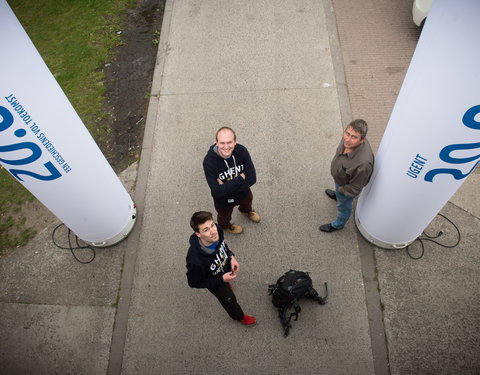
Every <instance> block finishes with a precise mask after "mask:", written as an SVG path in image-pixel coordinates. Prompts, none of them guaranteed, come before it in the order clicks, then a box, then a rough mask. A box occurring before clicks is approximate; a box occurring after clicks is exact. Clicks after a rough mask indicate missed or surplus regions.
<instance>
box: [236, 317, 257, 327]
mask: <svg viewBox="0 0 480 375" xmlns="http://www.w3.org/2000/svg"><path fill="white" fill-rule="evenodd" d="M240 323H242V324H245V325H246V326H253V325H254V324H256V323H257V319H255V318H254V317H253V316H251V315H244V316H243V319H242V320H240Z"/></svg>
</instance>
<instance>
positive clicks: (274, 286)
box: [268, 284, 277, 296]
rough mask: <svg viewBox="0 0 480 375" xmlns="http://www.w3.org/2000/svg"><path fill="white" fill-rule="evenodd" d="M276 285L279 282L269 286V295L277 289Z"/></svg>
mask: <svg viewBox="0 0 480 375" xmlns="http://www.w3.org/2000/svg"><path fill="white" fill-rule="evenodd" d="M276 286H277V284H270V285H269V286H268V295H269V296H271V295H272V293H273V291H274V290H275V288H276Z"/></svg>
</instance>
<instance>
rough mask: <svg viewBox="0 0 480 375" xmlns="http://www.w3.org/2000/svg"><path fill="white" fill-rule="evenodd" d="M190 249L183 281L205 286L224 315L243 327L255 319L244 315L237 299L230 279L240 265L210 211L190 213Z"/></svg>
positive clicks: (197, 286) (234, 276)
mask: <svg viewBox="0 0 480 375" xmlns="http://www.w3.org/2000/svg"><path fill="white" fill-rule="evenodd" d="M190 226H191V227H192V229H193V231H194V232H195V233H193V234H192V235H191V236H190V248H189V249H188V253H187V280H188V285H189V286H190V287H191V288H207V289H208V290H209V291H210V292H211V293H212V294H213V295H214V296H215V297H217V299H218V301H219V302H220V303H221V304H222V306H223V308H224V309H225V310H226V311H227V313H228V315H230V317H231V318H232V319H234V320H238V321H239V322H240V323H242V324H245V325H247V326H250V325H253V324H255V323H256V322H257V320H256V319H255V318H254V317H253V316H251V315H245V314H244V313H243V310H242V308H241V307H240V305H239V304H238V302H237V298H236V297H235V294H234V293H233V290H232V285H231V284H230V281H232V280H233V279H235V278H236V277H237V274H238V272H239V271H240V265H239V264H238V262H237V260H236V259H235V256H234V254H233V253H232V252H231V251H230V249H229V248H228V246H227V244H226V243H225V241H224V239H223V230H222V228H220V227H218V226H217V225H216V224H215V223H214V222H213V217H212V214H211V213H210V212H206V211H199V212H195V213H194V214H193V215H192V218H191V220H190Z"/></svg>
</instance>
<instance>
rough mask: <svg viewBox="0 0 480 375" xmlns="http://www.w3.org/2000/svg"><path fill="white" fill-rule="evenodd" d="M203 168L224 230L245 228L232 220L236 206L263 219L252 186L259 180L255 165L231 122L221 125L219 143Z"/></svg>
mask: <svg viewBox="0 0 480 375" xmlns="http://www.w3.org/2000/svg"><path fill="white" fill-rule="evenodd" d="M203 170H204V172H205V177H206V179H207V183H208V186H209V187H210V191H211V194H212V197H213V203H214V205H215V210H216V211H217V215H218V216H217V222H218V224H219V225H220V226H221V227H222V228H223V229H224V230H226V231H227V232H229V233H233V234H240V233H242V232H243V228H242V227H241V226H240V225H235V224H232V223H231V222H230V221H231V219H232V212H233V208H234V207H235V206H238V209H239V210H240V212H242V213H243V214H245V215H246V216H247V217H248V218H249V219H250V220H251V221H253V222H255V223H258V222H259V221H260V215H259V214H258V213H257V212H255V211H254V210H253V209H252V200H253V195H252V191H251V190H250V187H251V186H252V185H253V184H255V182H257V175H256V173H255V166H254V165H253V162H252V159H251V157H250V154H249V153H248V150H247V148H246V147H244V146H242V145H241V144H238V143H237V136H236V134H235V132H234V131H233V129H231V128H229V127H227V126H225V127H222V128H220V129H218V131H217V133H216V135H215V144H214V145H212V146H210V149H209V150H208V152H207V155H206V156H205V158H204V159H203Z"/></svg>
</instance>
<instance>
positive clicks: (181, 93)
mask: <svg viewBox="0 0 480 375" xmlns="http://www.w3.org/2000/svg"><path fill="white" fill-rule="evenodd" d="M332 89H337V87H336V86H335V85H332V86H329V87H285V88H272V89H258V90H252V89H248V90H222V91H190V92H175V93H166V94H160V96H182V95H198V94H236V93H249V92H275V91H280V92H283V91H295V90H302V91H308V90H311V91H314V90H332Z"/></svg>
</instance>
